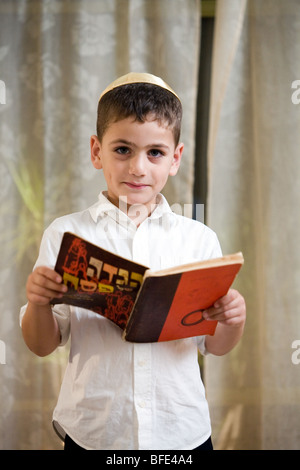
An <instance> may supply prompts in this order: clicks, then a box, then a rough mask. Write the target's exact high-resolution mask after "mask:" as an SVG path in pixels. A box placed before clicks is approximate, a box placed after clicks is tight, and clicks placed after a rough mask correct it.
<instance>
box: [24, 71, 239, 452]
mask: <svg viewBox="0 0 300 470" xmlns="http://www.w3.org/2000/svg"><path fill="white" fill-rule="evenodd" d="M181 113H182V111H181V103H180V100H179V98H178V97H177V95H176V94H175V92H174V91H173V90H171V89H170V88H169V86H168V85H167V84H166V83H164V82H163V81H162V80H161V79H160V78H158V77H155V76H153V75H150V74H134V73H131V74H128V75H125V76H123V77H120V79H118V80H116V81H115V82H113V83H112V84H111V85H110V86H109V87H108V88H107V89H106V90H105V91H104V92H103V94H102V95H101V97H100V100H99V105H98V121H97V136H95V135H94V136H92V137H91V160H92V164H93V165H94V167H95V168H96V169H99V170H100V169H101V170H102V171H103V173H104V176H105V179H106V182H107V191H105V192H103V193H101V194H100V196H99V201H98V202H97V203H96V204H94V205H93V206H92V207H90V208H89V209H87V210H85V211H82V212H80V213H76V214H71V215H68V216H64V217H61V218H59V219H57V220H55V221H54V222H53V223H52V224H51V225H50V227H49V228H48V229H47V230H46V231H45V234H44V237H43V240H42V243H41V248H40V254H39V257H38V260H37V263H36V265H35V268H34V270H33V272H32V273H31V274H30V276H29V277H28V281H27V286H26V289H27V297H28V304H27V306H24V307H23V309H22V312H21V318H22V330H23V336H24V339H25V342H26V344H27V345H28V347H29V348H30V349H31V350H32V351H33V352H35V353H36V354H37V355H40V356H45V355H47V354H50V353H51V352H52V351H54V350H55V349H56V348H57V347H58V346H59V345H62V344H65V343H66V341H67V339H68V337H69V334H71V349H70V358H69V363H68V366H67V369H66V373H65V376H64V379H63V383H62V387H61V392H60V395H59V399H58V403H57V406H56V408H55V410H54V414H53V422H54V426H55V429H56V430H57V431H58V433H59V434H60V435H61V436H62V437H63V438H64V439H65V449H67V450H68V449H71V450H72V449H77V450H78V449H82V448H83V449H106V450H110V449H114V450H116V449H123V450H126V449H169V450H171V449H174V450H175V449H181V450H183V449H195V448H200V449H212V445H211V440H210V435H211V428H210V419H209V412H208V406H207V402H206V399H205V392H204V387H203V384H202V381H201V378H200V372H199V366H198V360H197V358H198V356H197V353H198V349H200V351H201V352H202V353H206V352H207V353H212V354H217V355H222V354H225V353H227V352H228V351H230V350H231V349H232V348H233V347H234V346H235V344H236V343H237V342H238V340H239V339H240V337H241V335H242V332H243V328H244V323H245V317H246V312H245V303H244V299H243V297H242V296H241V295H240V294H239V293H238V292H237V291H235V290H233V289H231V290H230V291H229V292H228V294H227V295H226V296H224V297H223V298H221V299H219V300H218V302H216V304H215V305H214V306H213V307H212V308H210V309H208V310H207V311H206V312H205V314H204V315H205V317H206V318H207V319H216V320H218V321H219V323H218V325H217V329H216V333H215V335H214V336H208V337H198V338H188V339H183V340H178V341H169V342H164V343H149V344H135V343H129V342H125V341H123V340H122V339H121V330H120V329H119V328H118V327H117V326H116V325H114V324H113V323H112V322H110V321H109V320H107V319H106V318H104V317H101V316H100V315H97V314H95V313H94V312H92V311H89V310H84V309H80V308H77V307H70V306H67V305H56V306H55V307H53V308H52V307H51V299H52V298H53V297H58V296H60V295H61V294H62V293H63V292H64V291H65V290H66V289H67V288H66V287H65V286H64V285H62V284H61V281H62V279H61V278H60V276H59V275H58V274H57V273H55V271H54V270H53V267H54V265H55V261H56V256H57V253H58V250H59V247H60V242H61V238H62V235H63V233H64V232H65V231H70V232H73V233H76V234H77V235H79V236H82V237H83V238H85V239H88V240H89V241H91V242H92V243H95V244H97V245H100V246H102V247H104V248H105V249H108V250H110V251H114V252H115V253H117V254H120V255H121V256H124V257H127V258H130V259H133V260H134V261H137V262H139V263H141V264H144V265H146V266H149V267H150V268H151V269H163V268H167V267H170V266H172V265H173V266H174V265H178V264H183V263H187V262H189V261H194V260H196V259H198V260H201V259H207V258H213V257H218V256H220V255H221V251H220V247H219V243H218V240H217V237H216V235H215V234H214V232H212V231H211V230H210V229H209V228H208V227H206V226H204V225H203V224H201V223H200V222H197V221H194V220H191V219H188V218H185V217H182V216H178V215H175V214H174V213H173V212H172V211H171V209H170V207H169V205H168V203H167V202H166V200H165V198H164V197H163V196H162V195H161V194H160V191H161V190H162V188H163V187H164V185H165V183H166V181H167V179H168V176H169V175H171V176H173V175H175V174H176V173H177V171H178V168H179V165H180V161H181V157H182V152H183V144H182V143H180V142H179V137H180V124H181Z"/></svg>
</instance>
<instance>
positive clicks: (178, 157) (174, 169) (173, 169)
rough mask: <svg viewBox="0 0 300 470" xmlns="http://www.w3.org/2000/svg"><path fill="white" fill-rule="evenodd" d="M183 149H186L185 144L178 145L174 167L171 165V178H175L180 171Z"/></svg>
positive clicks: (174, 156) (174, 157)
mask: <svg viewBox="0 0 300 470" xmlns="http://www.w3.org/2000/svg"><path fill="white" fill-rule="evenodd" d="M183 147H184V144H183V143H180V144H178V145H177V147H176V149H175V152H174V155H173V161H172V165H171V168H170V172H169V175H170V176H175V175H176V173H177V171H178V170H179V167H180V162H181V157H182V153H183Z"/></svg>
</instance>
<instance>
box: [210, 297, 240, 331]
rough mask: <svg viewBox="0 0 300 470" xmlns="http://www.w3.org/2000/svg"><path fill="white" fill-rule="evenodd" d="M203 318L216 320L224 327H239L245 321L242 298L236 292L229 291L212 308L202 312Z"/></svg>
mask: <svg viewBox="0 0 300 470" xmlns="http://www.w3.org/2000/svg"><path fill="white" fill-rule="evenodd" d="M203 317H204V318H205V319H206V320H217V321H218V322H219V323H222V324H223V325H226V326H232V327H241V326H243V325H244V323H245V321H246V304H245V300H244V297H243V296H242V295H241V294H240V293H239V292H238V291H237V290H234V289H230V290H229V291H228V293H227V294H226V295H224V297H221V298H220V299H218V300H217V301H216V302H215V303H214V306H213V307H211V308H208V309H207V310H204V311H203Z"/></svg>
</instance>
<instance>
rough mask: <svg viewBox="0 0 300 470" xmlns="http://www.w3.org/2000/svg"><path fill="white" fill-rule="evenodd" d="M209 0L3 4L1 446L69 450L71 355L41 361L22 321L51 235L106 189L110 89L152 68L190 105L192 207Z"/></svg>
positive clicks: (185, 182) (186, 199)
mask: <svg viewBox="0 0 300 470" xmlns="http://www.w3.org/2000/svg"><path fill="white" fill-rule="evenodd" d="M199 31H200V0H84V1H83V0H74V1H73V0H72V1H69V2H66V1H63V0H55V1H53V0H9V1H6V0H1V1H0V80H1V82H0V85H1V96H0V98H1V99H0V179H1V186H0V214H1V233H0V243H1V261H0V279H1V286H2V288H1V290H0V303H1V315H0V449H17V450H18V449H25V450H26V449H60V448H61V444H60V441H59V440H58V438H57V437H56V435H55V434H54V432H53V430H52V426H51V415H52V410H53V407H54V405H55V402H56V398H57V396H58V392H59V387H60V383H61V379H62V374H63V372H64V367H65V363H66V360H67V348H66V349H62V350H59V351H57V352H55V353H54V354H52V355H51V356H49V357H47V358H43V359H41V358H37V357H35V356H34V355H33V354H31V353H30V352H29V351H28V350H27V348H26V347H25V345H24V343H23V340H22V337H21V331H20V328H19V324H18V313H19V309H20V306H21V305H22V304H24V303H25V302H26V294H25V284H26V279H27V276H28V274H29V272H30V270H31V269H32V266H33V263H34V261H35V259H36V257H37V250H38V247H39V243H40V238H41V235H42V232H43V230H44V228H45V226H47V225H48V224H49V222H50V221H51V220H52V219H53V218H55V217H58V216H60V215H62V214H65V213H69V212H73V211H77V210H81V209H83V208H85V207H87V206H88V205H90V204H91V203H93V202H94V201H95V199H96V197H97V195H98V193H99V192H100V190H102V189H105V184H104V180H103V179H101V177H100V176H99V174H98V172H95V171H94V169H93V167H92V165H91V163H90V161H89V137H90V135H92V134H93V133H95V121H96V108H97V101H98V97H99V95H100V92H101V91H102V90H103V89H104V87H105V86H106V85H107V84H108V83H110V82H111V81H112V80H114V79H115V78H116V77H117V76H119V75H122V74H125V73H127V72H129V71H148V72H150V73H153V74H156V75H160V76H162V77H163V78H164V79H165V80H166V81H167V82H168V83H169V84H170V85H171V86H172V87H174V89H176V91H177V92H178V94H179V95H180V96H181V98H182V102H183V106H184V122H183V132H182V139H183V140H184V142H185V156H184V160H183V164H182V168H181V171H180V175H179V176H178V177H177V179H176V181H177V183H176V184H175V180H173V179H171V180H170V183H169V184H168V187H167V188H166V195H167V197H168V198H169V200H170V203H171V204H174V203H181V204H185V203H191V202H192V194H193V190H192V184H193V158H194V157H193V154H194V140H195V139H194V132H195V131H194V129H195V104H196V93H197V73H198V55H199V41H200V37H199Z"/></svg>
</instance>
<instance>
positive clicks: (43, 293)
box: [26, 266, 68, 306]
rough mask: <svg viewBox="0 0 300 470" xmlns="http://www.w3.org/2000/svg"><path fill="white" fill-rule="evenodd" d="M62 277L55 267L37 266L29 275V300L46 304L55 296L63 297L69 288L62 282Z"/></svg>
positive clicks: (27, 289) (27, 285)
mask: <svg viewBox="0 0 300 470" xmlns="http://www.w3.org/2000/svg"><path fill="white" fill-rule="evenodd" d="M61 282H62V278H61V276H60V275H59V274H57V272H55V271H54V270H53V269H50V268H48V267H46V266H39V267H37V268H36V269H35V270H34V271H33V272H32V273H31V274H30V275H29V276H28V280H27V284H26V293H27V298H28V300H29V302H31V303H33V304H35V305H39V306H44V305H48V304H49V303H50V301H51V299H53V298H54V297H58V298H59V297H62V295H63V294H64V293H65V292H67V290H68V288H67V286H65V285H64V284H61Z"/></svg>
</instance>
